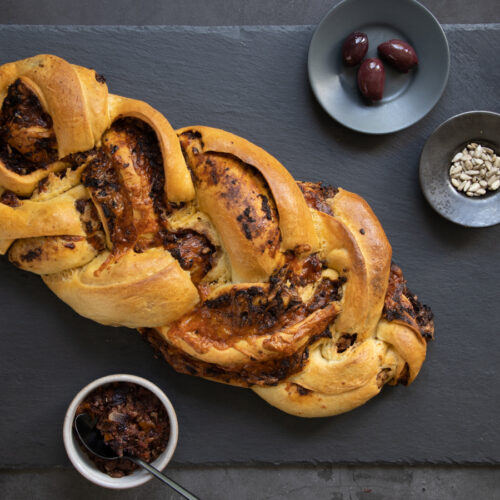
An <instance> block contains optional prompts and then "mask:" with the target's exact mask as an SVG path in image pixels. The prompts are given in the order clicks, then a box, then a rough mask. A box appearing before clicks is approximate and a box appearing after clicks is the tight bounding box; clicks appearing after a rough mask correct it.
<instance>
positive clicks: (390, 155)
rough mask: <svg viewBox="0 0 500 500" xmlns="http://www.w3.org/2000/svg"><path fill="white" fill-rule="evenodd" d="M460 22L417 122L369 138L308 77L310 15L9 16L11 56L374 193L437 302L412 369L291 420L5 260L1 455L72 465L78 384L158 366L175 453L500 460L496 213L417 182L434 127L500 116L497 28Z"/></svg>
mask: <svg viewBox="0 0 500 500" xmlns="http://www.w3.org/2000/svg"><path fill="white" fill-rule="evenodd" d="M498 28H499V27H498V25H497V26H496V27H483V29H480V27H476V28H472V27H462V28H460V27H450V28H448V29H447V35H448V38H449V42H450V48H451V54H452V65H451V77H450V81H449V84H448V88H447V90H446V91H445V94H444V96H443V98H442V99H441V101H440V102H439V104H438V105H437V106H436V108H435V109H434V110H433V111H432V112H431V113H430V114H429V115H428V116H427V117H426V118H424V119H423V120H422V121H421V122H420V123H418V124H416V125H414V126H413V127H411V128H410V129H407V130H406V131H403V132H400V133H397V134H393V135H387V136H382V137H372V136H365V135H361V134H358V133H355V132H352V131H349V130H347V129H345V128H343V127H342V126H341V125H339V124H337V123H335V122H334V121H332V120H331V119H330V118H329V117H328V116H327V115H326V114H325V113H324V112H323V111H322V109H321V108H320V107H319V106H318V105H317V103H316V102H315V100H314V98H313V96H312V94H311V91H310V89H309V86H308V81H307V76H306V56H307V48H308V44H309V41H310V38H311V35H312V31H313V28H312V27H300V28H298V27H295V28H294V27H288V28H279V27H268V28H264V27H260V28H259V27H256V28H175V27H172V28H162V27H156V28H137V29H132V28H92V27H86V28H81V27H80V28H76V27H75V28H67V27H66V28H65V27H50V28H48V27H2V28H0V61H1V62H7V61H9V60H15V59H18V58H22V57H27V56H30V55H33V54H35V53H40V52H52V53H56V54H58V55H60V56H62V57H65V58H67V59H69V60H70V61H71V62H75V63H78V64H81V65H84V66H89V67H94V68H95V69H96V70H97V71H98V72H100V73H104V74H105V75H106V77H107V79H108V84H109V87H110V90H111V91H112V92H116V93H119V94H123V95H126V96H129V97H135V98H140V99H144V100H146V101H148V102H149V103H150V104H152V105H153V106H155V107H156V108H158V109H159V110H160V111H162V112H163V113H164V114H165V115H166V116H167V117H168V118H169V119H170V121H171V123H172V124H173V125H174V126H184V125H188V124H195V123H199V124H208V125H212V126H216V127H221V128H226V129H228V130H231V131H233V132H235V133H238V134H241V135H243V136H244V137H246V138H248V139H250V140H253V141H254V142H256V143H257V144H259V145H261V146H263V147H264V148H266V149H267V150H268V151H269V152H271V153H272V154H274V155H275V156H276V157H277V158H279V159H280V160H281V161H282V162H283V163H284V164H285V165H286V166H287V167H288V169H289V170H290V171H291V172H292V174H293V175H294V176H295V177H296V178H298V179H305V180H313V181H314V180H323V181H326V182H329V183H332V184H337V185H340V186H343V187H345V188H347V189H350V190H353V191H355V192H357V193H359V194H361V195H362V196H364V197H365V198H366V199H367V200H368V202H369V203H370V204H371V206H372V207H373V209H374V210H375V212H376V214H377V215H378V217H379V218H380V220H381V222H382V224H383V226H384V228H385V230H386V232H387V234H388V236H389V239H390V240H391V242H392V245H393V250H394V256H395V260H396V261H397V262H398V263H399V264H400V265H401V266H402V267H403V269H404V271H405V275H406V277H407V279H408V280H409V282H410V285H411V288H412V289H413V290H414V291H415V292H417V293H418V294H419V295H420V296H421V297H422V298H423V300H424V301H425V302H427V303H429V304H431V305H432V307H433V310H434V312H435V314H436V330H437V341H436V342H434V343H433V344H432V345H431V346H430V349H429V351H428V360H427V361H426V363H425V365H424V367H423V370H422V372H421V374H420V376H419V377H418V379H417V381H416V382H415V383H414V384H413V385H412V386H410V387H408V388H404V387H397V388H392V387H387V388H385V389H384V390H383V392H382V394H381V395H380V396H378V397H376V398H375V399H373V400H372V401H370V402H369V403H368V404H366V405H365V406H364V407H362V408H360V409H358V410H355V411H353V412H351V413H348V414H346V415H341V416H338V417H335V418H328V419H316V420H301V419H298V418H295V417H291V416H288V415H285V414H283V413H281V412H279V411H277V410H275V409H273V408H272V407H270V406H268V405H267V404H266V403H265V402H264V401H262V400H260V399H259V398H258V397H257V396H255V395H253V394H252V392H251V391H248V390H242V389H238V388H232V387H226V386H223V385H219V384H215V383H212V382H208V381H203V380H199V379H195V378H192V377H188V376H182V375H178V374H176V373H174V372H173V370H172V369H170V367H169V366H168V365H166V364H165V363H164V362H162V361H160V360H155V359H154V358H153V356H152V351H151V349H150V347H149V346H148V345H147V344H146V343H144V342H143V341H142V340H141V339H140V337H139V335H138V334H137V333H135V332H134V331H130V330H126V329H114V328H110V327H103V326H100V325H97V324H95V323H92V322H90V321H88V320H85V319H83V318H80V317H79V316H77V315H76V314H75V313H74V312H73V311H72V310H70V309H69V308H68V307H67V306H66V305H65V304H63V303H62V302H60V301H59V300H58V299H56V298H55V297H54V296H53V295H52V294H51V292H50V291H49V290H48V289H46V288H45V287H44V285H43V284H42V282H41V281H40V280H39V278H37V277H36V276H34V275H30V274H29V273H26V272H21V271H18V270H16V269H15V268H14V267H12V266H11V265H9V264H8V262H7V261H6V260H5V259H0V274H1V276H2V281H1V284H0V308H1V310H0V313H1V316H2V326H1V331H2V348H1V352H0V360H1V361H0V380H2V384H1V388H0V401H1V402H2V425H1V427H0V429H1V430H0V464H1V465H4V466H6V465H11V466H17V465H54V464H56V465H57V464H66V463H67V459H66V456H65V452H64V449H63V445H62V436H61V425H62V420H63V416H64V412H65V409H66V407H67V405H68V403H69V401H70V400H71V398H72V397H73V395H74V394H75V393H76V392H77V391H78V390H79V389H80V388H81V387H82V386H83V385H85V384H86V383H87V382H89V381H90V380H92V379H94V378H96V377H98V376H102V375H105V374H110V373H114V372H129V373H134V374H138V375H142V376H145V377H148V378H150V379H151V380H153V381H154V382H156V383H158V384H159V385H160V386H161V387H162V388H163V389H164V390H165V391H166V392H167V394H168V395H169V396H170V397H171V399H172V402H173V404H174V406H175V408H176V410H177V412H178V417H179V422H180V439H179V446H178V448H177V452H176V454H175V460H176V462H177V463H234V462H273V463H278V462H281V463H283V462H358V461H362V462H374V461H378V462H393V463H397V462H444V463H455V462H460V463H472V462H481V463H486V462H487V463H498V462H500V426H499V425H498V414H499V411H500V404H499V401H500V389H499V388H500V374H499V373H498V352H499V350H500V336H499V333H500V332H499V325H500V307H499V306H498V299H499V296H500V293H499V292H500V289H499V284H498V279H499V278H500V276H499V274H500V273H499V267H498V251H499V246H500V245H499V241H500V239H499V237H500V226H496V227H493V228H488V229H465V228H462V227H459V226H455V225H453V224H452V223H449V222H447V221H446V220H444V219H442V218H441V217H440V216H438V215H437V214H436V213H435V212H433V210H432V209H431V208H429V206H428V205H427V204H426V202H425V201H424V199H423V197H422V195H421V193H420V189H419V186H418V179H417V168H418V159H419V154H420V151H421V149H422V146H423V144H424V142H425V140H426V138H427V137H428V136H429V135H430V133H431V132H432V131H433V130H434V128H435V127H436V126H437V125H438V124H440V123H441V122H442V121H444V120H445V119H447V118H449V117H450V116H452V115H454V114H456V113H459V112H462V111H467V110H471V109H488V110H492V111H497V112H498V111H500V85H499V83H498V82H499V81H500V80H499V78H500V69H499V68H498V66H495V65H494V64H492V62H493V61H495V60H497V49H496V48H497V47H498V46H500V29H498Z"/></svg>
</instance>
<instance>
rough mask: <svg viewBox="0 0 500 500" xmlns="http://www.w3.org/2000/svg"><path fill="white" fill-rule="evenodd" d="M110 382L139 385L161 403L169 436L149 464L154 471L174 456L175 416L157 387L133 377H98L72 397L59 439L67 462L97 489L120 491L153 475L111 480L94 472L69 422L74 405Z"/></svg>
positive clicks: (140, 473) (140, 472) (139, 473)
mask: <svg viewBox="0 0 500 500" xmlns="http://www.w3.org/2000/svg"><path fill="white" fill-rule="evenodd" d="M111 382H130V383H133V384H138V385H142V386H143V387H145V388H146V389H149V390H150V391H151V392H152V393H153V394H156V396H157V397H158V399H159V400H160V401H161V402H162V403H163V406H164V407H165V410H166V411H167V415H168V418H169V421H170V437H169V440H168V444H167V447H166V448H165V451H164V452H163V453H162V454H161V455H160V456H159V457H158V458H157V459H156V460H155V461H154V462H152V463H151V465H152V466H153V467H156V468H157V469H158V470H162V469H164V468H165V467H166V465H167V464H168V463H169V462H170V459H171V458H172V455H173V454H174V451H175V447H176V446H177V437H178V434H179V428H178V424H177V416H176V414H175V410H174V408H173V406H172V403H170V400H169V399H168V398H167V396H165V394H164V392H163V391H162V390H161V389H160V388H159V387H158V386H156V385H155V384H153V383H152V382H150V381H149V380H146V379H144V378H142V377H136V376H135V375H127V374H117V375H108V376H107V377H102V378H98V379H97V380H94V381H93V382H91V383H90V384H88V385H86V386H85V387H84V388H83V389H82V390H81V391H80V392H79V393H78V394H77V395H76V396H75V398H74V399H73V401H72V402H71V404H70V405H69V407H68V410H67V412H66V416H65V418H64V424H63V439H64V447H65V448H66V453H67V454H68V457H69V459H70V460H71V463H72V464H73V465H74V466H75V468H76V470H77V471H78V472H79V473H80V474H81V475H82V476H84V477H85V478H87V479H88V480H89V481H92V482H93V483H95V484H98V485H99V486H104V487H105V488H112V489H117V490H121V489H125V488H133V487H135V486H139V485H141V484H144V483H145V482H147V481H149V480H150V479H151V478H152V477H153V476H152V475H151V474H150V473H149V472H146V471H145V470H144V469H138V470H136V471H134V472H133V473H132V474H130V475H128V476H124V477H118V478H115V477H110V476H108V475H107V474H105V473H104V472H101V471H100V470H99V469H97V467H96V466H95V465H94V463H93V462H92V461H91V460H90V459H89V458H88V457H87V455H86V454H85V453H84V452H83V451H82V450H81V448H80V446H79V444H78V442H77V440H76V438H75V436H74V435H73V420H74V419H75V412H76V409H77V408H78V405H79V404H80V403H81V402H82V401H83V400H84V399H85V397H86V396H87V395H88V394H89V393H91V392H92V391H93V390H94V389H96V388H97V387H99V386H101V385H104V384H110V383H111Z"/></svg>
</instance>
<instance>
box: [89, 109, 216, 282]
mask: <svg viewBox="0 0 500 500" xmlns="http://www.w3.org/2000/svg"><path fill="white" fill-rule="evenodd" d="M82 180H83V184H84V185H85V187H87V189H88V190H89V192H90V193H91V196H92V200H93V202H94V203H95V205H96V206H97V207H98V210H99V212H100V216H101V217H102V218H103V219H104V220H105V223H106V227H107V232H108V236H109V240H110V243H111V245H112V249H111V252H112V253H111V256H110V258H109V259H108V261H107V262H106V263H105V265H107V264H109V263H111V262H112V261H116V260H118V259H119V258H120V257H121V256H122V255H124V254H125V253H126V252H127V251H129V250H133V251H135V252H143V251H145V250H146V249H148V248H152V247H158V246H163V247H164V248H165V249H167V250H168V251H170V253H171V254H172V256H173V257H174V258H175V259H177V260H178V261H179V264H180V266H181V267H182V268H183V269H184V270H186V271H189V272H190V273H191V277H192V280H193V282H194V283H198V282H199V281H200V280H201V279H203V277H204V276H205V275H206V274H207V272H208V271H209V270H210V269H211V268H212V266H213V259H214V254H215V252H216V249H215V247H214V245H212V243H211V242H210V241H209V240H208V238H207V237H205V236H204V235H202V234H199V233H198V232H196V231H194V230H179V231H174V230H172V229H171V228H170V226H169V222H168V215H170V214H171V213H172V212H173V211H174V210H176V209H178V208H180V207H179V206H178V205H176V204H174V203H170V202H166V201H165V196H164V185H165V173H164V170H163V160H162V154H161V149H160V146H159V144H158V139H157V137H156V134H155V132H154V131H153V129H152V128H151V127H150V126H149V125H147V124H146V123H144V122H142V121H140V120H137V119H133V118H123V119H120V120H117V121H116V122H114V123H113V125H112V126H111V128H110V129H109V130H108V131H107V132H106V133H105V134H104V138H103V146H102V147H101V148H99V150H98V151H97V152H96V154H95V155H94V156H93V158H92V159H91V160H90V161H89V163H88V165H87V167H86V168H85V170H84V171H83V174H82Z"/></svg>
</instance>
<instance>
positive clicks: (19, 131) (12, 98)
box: [0, 79, 57, 175]
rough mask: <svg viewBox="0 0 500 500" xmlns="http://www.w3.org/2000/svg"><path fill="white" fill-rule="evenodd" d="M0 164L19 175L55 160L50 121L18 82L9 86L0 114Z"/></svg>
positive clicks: (20, 82) (30, 93) (28, 172)
mask: <svg viewBox="0 0 500 500" xmlns="http://www.w3.org/2000/svg"><path fill="white" fill-rule="evenodd" d="M0 160H1V161H2V162H3V163H4V164H5V166H6V167H7V168H8V169H9V170H12V171H13V172H15V173H16V174H19V175H27V174H30V173H31V172H33V171H35V170H37V169H39V168H44V167H45V166H46V165H48V164H49V163H52V162H54V161H56V160H57V142H56V136H55V133H54V129H53V127H52V118H51V117H50V116H49V115H48V114H47V113H45V111H44V110H43V108H42V106H41V104H40V101H39V100H38V97H37V96H36V95H35V94H34V92H33V91H32V90H31V89H30V88H29V87H28V86H27V85H26V84H24V83H23V82H22V80H20V79H17V80H16V81H15V82H14V83H13V84H12V85H10V86H9V88H8V90H7V96H6V97H5V99H4V101H3V104H2V109H1V112H0Z"/></svg>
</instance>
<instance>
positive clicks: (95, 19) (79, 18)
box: [0, 0, 500, 500]
mask: <svg viewBox="0 0 500 500" xmlns="http://www.w3.org/2000/svg"><path fill="white" fill-rule="evenodd" d="M336 3H338V2H337V1H327V0H309V1H308V0H302V1H301V0H282V1H280V0H247V1H245V0H205V1H204V0H183V1H180V2H179V1H173V0H164V1H160V0H150V1H142V2H139V1H134V0H122V1H117V0H115V1H109V2H104V1H102V0H101V1H98V0H89V1H85V2H77V1H64V0H45V1H40V0H39V1H36V0H17V1H15V0H7V1H5V0H4V1H3V2H2V5H1V9H0V23H2V24H54V25H55V24H102V25H150V24H162V25H163V24H167V25H193V26H220V25H226V26H227V25H263V24H266V25H315V24H317V23H318V22H319V21H320V20H321V18H322V17H323V16H324V15H325V14H326V12H328V10H329V9H330V8H331V7H332V6H333V5H335V4H336ZM422 3H423V4H424V5H426V6H427V7H428V8H429V9H430V10H431V11H432V12H433V13H434V14H435V15H436V17H437V18H438V20H439V21H440V22H441V23H443V24H477V23H479V24H482V23H498V22H500V6H499V3H498V0H478V1H475V2H470V1H467V0H422ZM499 49H500V47H499ZM499 472H500V468H499V467H497V466H466V465H452V466H441V465H440V466H435V465H430V464H428V465H415V466H410V465H399V466H395V465H391V466H384V465H382V464H373V465H363V466H360V465H325V464H322V465H317V466H312V465H300V464H297V465H281V466H280V465H268V466H264V465H259V466H250V465H249V466H242V465H238V466H231V467H214V466H210V467H204V466H175V467H170V468H169V469H168V474H169V475H170V476H171V477H172V478H173V479H176V480H178V481H179V482H181V483H182V484H184V485H185V486H186V487H188V489H190V490H191V491H193V492H194V493H196V494H198V495H200V496H201V497H202V498H206V499H226V498H227V499H247V498H248V499H250V498H251V499H279V498H288V499H291V500H293V499H307V498H319V499H322V498H325V499H372V500H379V499H385V498H387V499H393V498H394V499H399V498H409V499H420V498H423V499H448V498H449V499H469V498H474V497H475V498H478V499H483V498H484V499H490V498H491V499H493V498H500V487H499V486H498V482H499V480H500V474H499ZM0 498H2V499H25V498H30V499H31V498H34V499H38V498H40V499H46V498H47V499H48V498H56V499H59V498H61V499H63V498H64V499H66V498H68V499H87V498H95V499H114V498H123V499H132V498H151V499H155V498H178V496H176V495H175V494H171V493H170V491H168V490H167V489H166V488H164V487H163V486H162V485H161V484H159V483H157V482H156V481H150V482H149V483H148V484H147V485H144V486H142V487H140V488H137V489H134V490H130V491H126V492H113V491H108V490H105V489H101V488H98V487H96V486H94V485H93V484H91V483H89V482H87V481H86V480H85V479H83V478H82V477H80V476H79V474H78V473H77V472H76V471H74V470H73V469H72V468H70V467H62V468H43V469H30V470H27V469H23V468H21V469H9V468H5V469H0Z"/></svg>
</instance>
